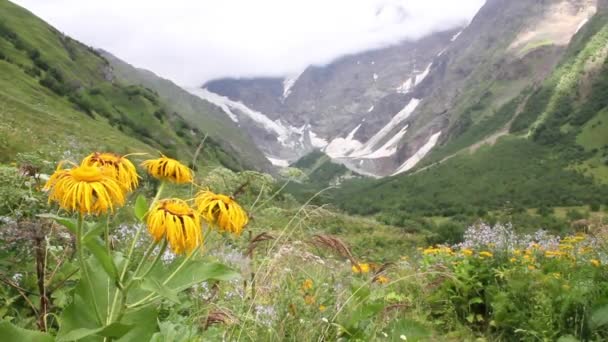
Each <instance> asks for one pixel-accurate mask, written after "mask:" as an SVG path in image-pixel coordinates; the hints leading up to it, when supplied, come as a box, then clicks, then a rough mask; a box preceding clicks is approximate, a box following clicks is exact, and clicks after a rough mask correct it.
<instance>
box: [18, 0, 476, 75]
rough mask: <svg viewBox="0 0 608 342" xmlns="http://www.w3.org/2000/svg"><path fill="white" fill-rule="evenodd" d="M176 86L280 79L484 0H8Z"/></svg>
mask: <svg viewBox="0 0 608 342" xmlns="http://www.w3.org/2000/svg"><path fill="white" fill-rule="evenodd" d="M11 1H14V2H15V3H18V4H20V5H21V6H23V7H25V8H27V9H29V10H30V11H32V12H34V13H35V14H36V15H38V16H40V17H42V18H43V19H44V20H46V21H48V22H49V23H51V24H52V25H53V26H55V27H57V28H58V29H59V30H61V31H63V32H64V33H66V34H68V35H70V36H72V37H74V38H76V39H78V40H80V41H82V42H84V43H86V44H88V45H91V46H94V47H98V48H102V49H105V50H107V51H110V52H111V53H113V54H115V55H116V56H118V57H120V58H121V59H123V60H125V61H127V62H129V63H131V64H133V65H135V66H137V67H142V68H146V69H149V70H152V71H154V72H155V73H157V74H159V75H161V76H163V77H166V78H169V79H171V80H173V81H175V82H176V83H178V84H181V85H185V86H195V85H200V84H202V83H204V82H205V81H206V80H209V79H213V78H219V77H227V76H231V77H248V76H282V75H286V74H293V73H297V72H298V71H300V70H301V69H303V68H305V67H306V66H308V65H310V64H323V63H327V62H329V61H331V60H332V59H335V58H336V57H339V56H341V55H344V54H348V53H353V52H358V51H362V50H366V49H369V48H374V47H381V46H385V45H389V44H393V43H396V42H398V41H400V40H403V39H415V38H419V37H421V36H424V35H426V34H428V33H431V32H433V31H437V30H442V29H447V28H452V27H455V26H458V25H462V24H463V23H466V22H468V21H469V20H470V19H471V18H472V17H473V16H474V15H475V13H476V12H477V10H478V9H479V8H480V7H481V6H482V5H483V3H484V2H485V1H484V0H11Z"/></svg>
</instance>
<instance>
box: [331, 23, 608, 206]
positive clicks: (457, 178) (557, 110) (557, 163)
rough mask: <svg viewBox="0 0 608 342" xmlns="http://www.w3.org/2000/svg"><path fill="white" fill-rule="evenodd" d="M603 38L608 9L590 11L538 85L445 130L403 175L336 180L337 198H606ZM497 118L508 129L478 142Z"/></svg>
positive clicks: (346, 201) (367, 201)
mask: <svg viewBox="0 0 608 342" xmlns="http://www.w3.org/2000/svg"><path fill="white" fill-rule="evenodd" d="M607 44H608V16H607V15H606V14H605V13H603V14H598V15H596V16H595V17H594V18H593V20H591V21H590V22H589V23H588V24H587V25H586V26H585V27H584V28H583V29H581V31H580V32H579V33H578V34H577V35H576V36H575V37H574V39H573V41H572V42H571V45H570V46H569V48H568V51H567V53H566V55H565V57H564V59H563V60H562V61H561V63H560V64H559V66H558V68H557V69H556V70H555V71H554V72H553V74H552V75H551V76H550V77H549V78H548V79H547V80H546V81H545V82H544V83H543V84H541V85H540V86H539V87H538V88H537V89H526V90H525V91H523V92H522V93H521V94H520V95H519V96H517V97H516V98H515V100H513V101H511V102H509V103H507V104H506V105H504V106H503V107H501V108H500V109H499V110H498V111H496V112H495V114H494V115H493V116H492V117H490V118H487V119H484V120H482V121H479V122H477V123H471V124H469V125H463V126H462V127H461V129H460V131H459V132H458V134H453V133H454V132H452V134H451V135H450V139H449V140H448V141H447V142H445V143H444V144H443V145H442V146H439V147H438V148H437V149H435V150H434V151H433V152H432V153H431V154H430V155H429V156H428V157H427V159H426V160H425V161H423V162H422V163H421V164H420V166H419V167H418V168H417V169H415V170H413V171H411V172H410V173H409V174H406V175H400V176H397V177H392V178H387V179H382V180H378V181H372V180H363V181H354V182H350V183H348V184H344V186H343V187H342V188H341V189H340V190H339V191H338V192H337V193H336V201H337V202H338V203H339V204H340V205H341V206H342V207H343V208H344V209H346V210H348V211H349V212H352V213H359V214H373V213H379V212H382V213H385V214H392V215H395V216H403V215H404V214H403V213H405V212H407V213H409V214H410V215H423V216H435V215H441V216H454V215H457V214H465V215H471V216H476V215H479V214H481V215H483V213H485V212H487V211H492V210H504V209H505V208H515V209H518V208H520V209H522V208H539V207H553V206H577V205H588V204H592V205H594V206H597V205H598V204H600V203H602V204H608V200H607V199H608V186H607V185H606V184H607V182H608V145H607V141H606V137H608V126H606V123H607V120H608V118H607V114H606V112H607V110H608V60H607V58H606V57H607V55H608V50H607V49H606V46H607ZM477 107H479V108H476V109H475V110H484V104H483V101H480V104H479V105H477ZM511 122H512V124H511ZM505 124H508V125H510V130H508V131H504V132H502V134H499V135H496V139H494V140H498V141H497V142H496V143H494V141H490V140H488V141H487V143H485V140H484V138H485V137H488V136H492V135H493V134H497V133H498V132H499V131H500V130H504V128H503V127H504V126H505ZM508 127H509V126H507V128H508ZM509 133H510V134H509ZM501 135H504V136H502V137H500V136H501ZM484 144H485V146H484ZM476 145H477V146H476ZM442 160H443V162H439V161H442Z"/></svg>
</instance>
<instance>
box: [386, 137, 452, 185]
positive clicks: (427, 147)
mask: <svg viewBox="0 0 608 342" xmlns="http://www.w3.org/2000/svg"><path fill="white" fill-rule="evenodd" d="M440 135H441V132H438V133H435V134H433V135H432V136H431V137H430V138H429V141H428V142H427V143H426V144H424V146H422V147H421V148H420V149H419V150H418V151H416V153H414V155H413V156H411V157H410V159H408V160H406V161H405V163H403V164H402V165H401V166H400V167H399V168H398V169H397V171H395V173H393V174H392V175H393V176H395V175H398V174H400V173H403V172H406V171H409V170H411V169H412V168H413V167H414V166H416V164H418V163H419V162H420V161H421V160H422V158H424V157H425V156H426V155H427V154H428V153H429V152H431V150H432V149H433V147H435V145H436V144H437V140H439V136H440Z"/></svg>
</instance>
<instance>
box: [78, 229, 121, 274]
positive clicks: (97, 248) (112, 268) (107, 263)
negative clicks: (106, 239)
mask: <svg viewBox="0 0 608 342" xmlns="http://www.w3.org/2000/svg"><path fill="white" fill-rule="evenodd" d="M85 246H86V247H87V249H88V250H89V251H91V253H93V256H95V258H96V259H97V261H99V263H100V264H101V266H102V267H103V270H104V271H105V272H106V273H107V274H108V276H109V277H110V278H111V279H112V280H116V279H118V269H117V268H116V265H115V264H114V260H113V259H112V257H111V256H110V254H109V253H108V249H107V248H106V247H105V246H104V245H103V242H102V241H101V240H100V239H99V238H92V239H89V240H88V241H86V242H85Z"/></svg>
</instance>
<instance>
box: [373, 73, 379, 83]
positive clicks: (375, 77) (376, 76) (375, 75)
mask: <svg viewBox="0 0 608 342" xmlns="http://www.w3.org/2000/svg"><path fill="white" fill-rule="evenodd" d="M377 80H378V74H376V73H374V82H376V81H377Z"/></svg>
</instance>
